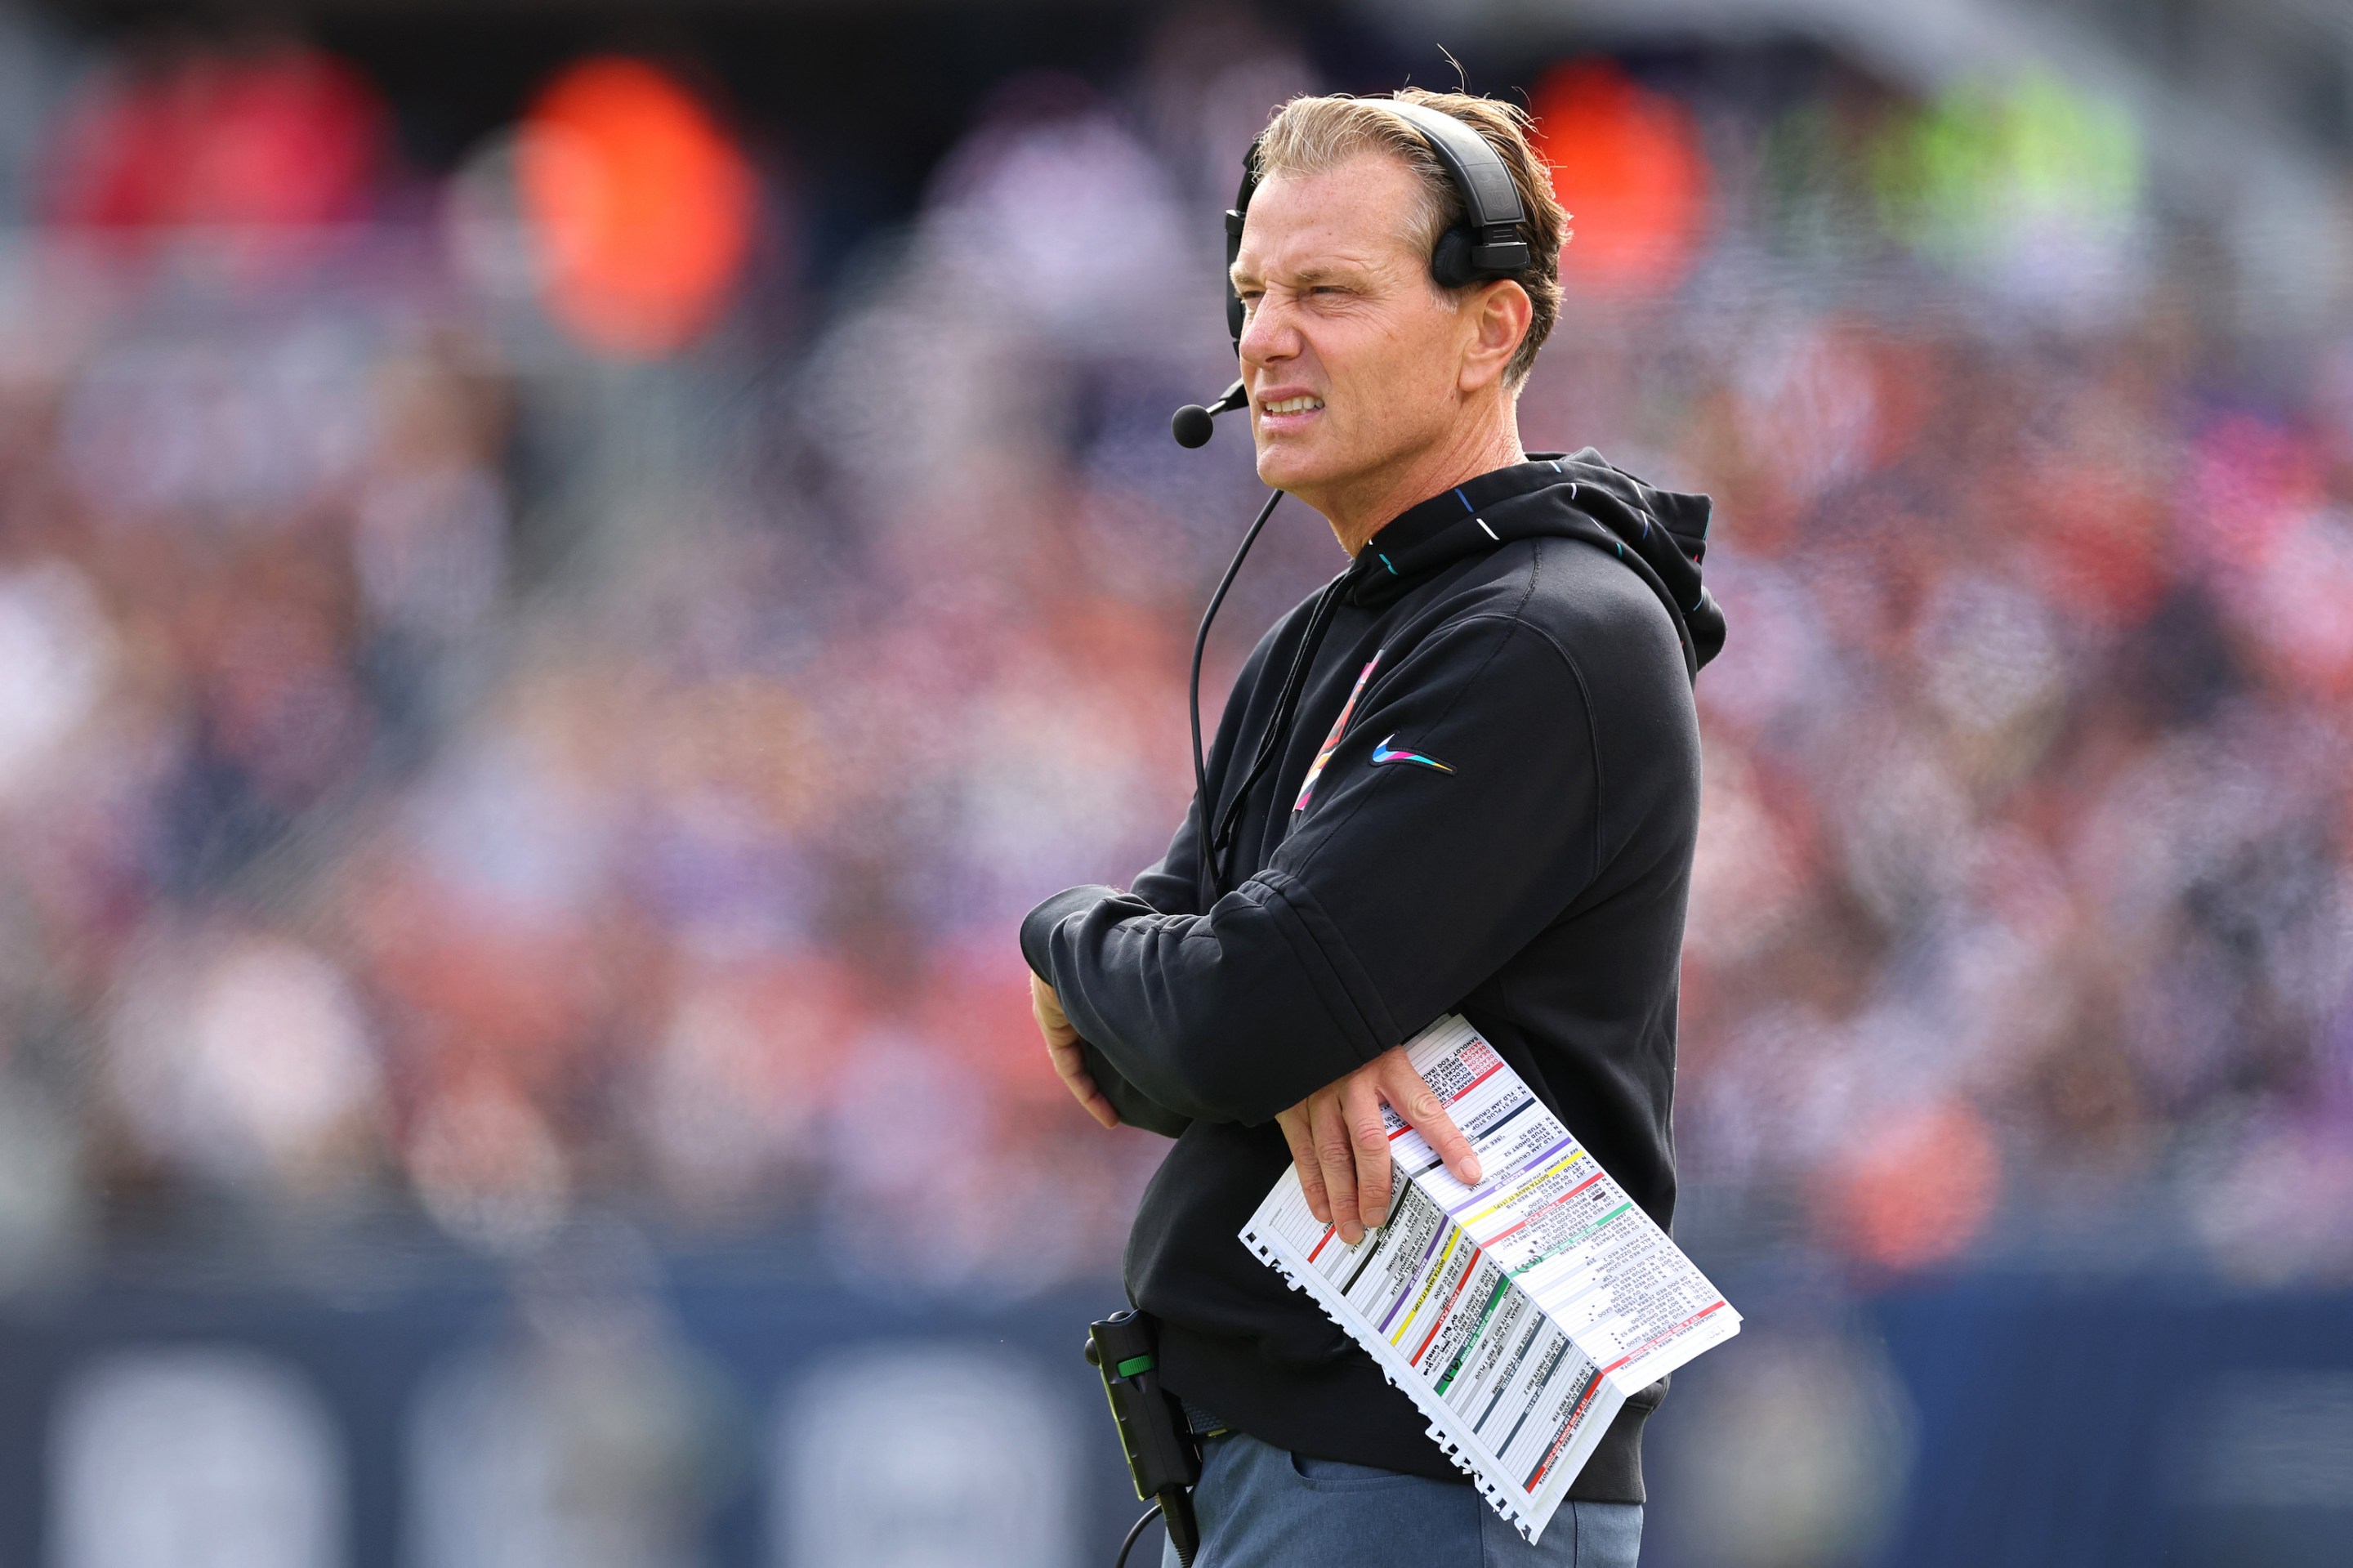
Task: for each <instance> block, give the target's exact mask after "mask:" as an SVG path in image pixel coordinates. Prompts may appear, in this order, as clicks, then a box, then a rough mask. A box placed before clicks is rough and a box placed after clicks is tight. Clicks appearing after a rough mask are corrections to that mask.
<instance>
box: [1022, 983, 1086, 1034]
mask: <svg viewBox="0 0 2353 1568" xmlns="http://www.w3.org/2000/svg"><path fill="white" fill-rule="evenodd" d="M1029 1016H1030V1017H1032V1018H1034V1019H1036V1020H1037V1021H1038V1033H1040V1034H1042V1035H1044V1036H1045V1037H1046V1044H1049V1045H1056V1044H1062V1043H1064V1042H1067V1041H1071V1040H1076V1039H1077V1038H1078V1037H1079V1032H1078V1031H1077V1030H1076V1029H1074V1028H1072V1027H1071V1021H1070V1018H1069V1016H1068V1015H1067V1014H1065V1013H1064V1012H1062V999H1061V998H1060V997H1059V996H1056V995H1055V994H1054V988H1053V987H1052V986H1050V985H1048V984H1047V983H1046V982H1045V981H1044V980H1039V978H1038V977H1037V975H1035V974H1034V973H1033V974H1032V975H1030V977H1029Z"/></svg>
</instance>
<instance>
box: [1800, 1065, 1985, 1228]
mask: <svg viewBox="0 0 2353 1568" xmlns="http://www.w3.org/2000/svg"><path fill="white" fill-rule="evenodd" d="M2000 1189H2001V1153H2000V1150H1999V1149H1998V1148H1997V1147H1996V1146H1995V1144H1994V1137H1993V1132H1992V1129H1991V1128H1989V1127H1987V1126H1986V1123H1985V1118H1983V1117H1980V1116H1979V1115H1978V1113H1977V1112H1976V1111H1974V1110H1972V1109H1970V1108H1969V1107H1967V1106H1964V1105H1958V1104H1944V1105H1936V1106H1930V1107H1926V1108H1924V1109H1921V1110H1917V1111H1914V1112H1912V1113H1911V1114H1909V1115H1905V1116H1899V1117H1896V1118H1892V1119H1891V1120H1888V1121H1886V1122H1884V1123H1883V1124H1882V1125H1880V1126H1878V1127H1876V1128H1871V1129H1869V1130H1868V1131H1866V1132H1865V1133H1864V1134H1863V1135H1862V1138H1861V1139H1859V1141H1858V1142H1857V1143H1856V1145H1855V1146H1854V1147H1853V1148H1852V1149H1851V1150H1849V1151H1848V1153H1847V1154H1846V1156H1845V1157H1844V1158H1843V1159H1841V1160H1838V1161H1837V1162H1835V1163H1834V1164H1833V1165H1832V1166H1831V1169H1830V1170H1829V1171H1826V1172H1825V1173H1824V1179H1823V1181H1822V1185H1821V1187H1820V1209H1821V1214H1822V1218H1823V1219H1824V1220H1825V1222H1827V1226H1828V1228H1829V1229H1830V1230H1831V1232H1832V1234H1833V1235H1834V1236H1835V1238H1836V1239H1837V1240H1838V1241H1839V1242H1840V1243H1841V1245H1843V1246H1844V1247H1845V1249H1846V1250H1847V1251H1848V1252H1849V1253H1850V1254H1852V1255H1854V1256H1856V1257H1858V1258H1861V1259H1862V1260H1863V1261H1865V1262H1867V1263H1873V1264H1877V1265H1879V1266H1882V1267H1885V1268H1898V1269H1902V1268H1920V1267H1925V1266H1927V1265H1930V1264H1936V1263H1942V1262H1944V1261H1946V1260H1947V1259H1948V1258H1951V1257H1954V1256H1956V1255H1958V1254H1959V1253H1960V1251H1961V1249H1962V1248H1964V1247H1966V1246H1968V1245H1969V1243H1970V1242H1972V1241H1974V1240H1975V1239H1976V1238H1977V1234H1978V1231H1979V1230H1980V1229H1981V1228H1983V1226H1984V1224H1985V1223H1986V1221H1987V1219H1989V1217H1990V1216H1991V1215H1992V1213H1993V1207H1994V1202H1995V1201H1996V1199H1997V1198H1998V1197H1999V1196H2000Z"/></svg>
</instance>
